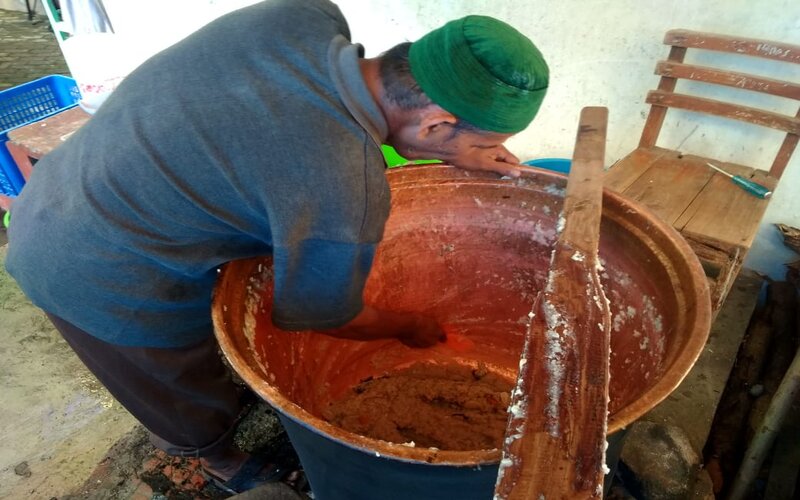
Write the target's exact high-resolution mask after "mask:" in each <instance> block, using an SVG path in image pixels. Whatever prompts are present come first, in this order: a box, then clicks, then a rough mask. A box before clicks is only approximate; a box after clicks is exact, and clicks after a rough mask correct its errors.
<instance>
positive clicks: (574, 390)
mask: <svg viewBox="0 0 800 500" xmlns="http://www.w3.org/2000/svg"><path fill="white" fill-rule="evenodd" d="M607 119H608V110H606V108H584V110H583V111H582V113H581V120H580V127H579V131H578V138H577V141H576V145H575V153H574V155H573V160H572V168H571V170H570V174H569V181H568V183H567V192H566V196H565V199H564V210H563V213H562V217H563V218H562V219H561V221H562V222H563V229H559V233H560V234H559V238H558V241H557V242H556V245H555V248H554V249H553V256H552V261H551V264H550V273H549V276H548V279H547V286H546V287H545V289H544V290H543V291H541V292H540V293H539V295H538V297H537V299H536V302H535V304H534V306H533V310H532V311H531V314H532V316H533V317H532V320H531V323H530V325H529V328H528V330H527V332H526V337H525V346H524V348H523V354H522V358H521V359H520V370H519V375H518V378H517V385H516V387H515V389H514V391H513V393H512V398H511V406H510V408H509V421H508V427H507V428H506V439H505V442H504V446H503V459H502V460H501V462H500V472H499V474H498V480H497V485H496V488H495V499H500V500H505V499H508V500H530V499H537V498H547V499H562V498H594V499H599V498H602V496H603V477H604V465H605V443H606V441H605V439H606V433H607V427H608V426H607V418H608V381H609V374H608V370H609V355H610V342H609V335H610V318H609V309H608V302H607V301H606V298H605V295H604V293H603V289H602V286H601V284H600V278H599V275H598V271H597V269H598V266H597V259H598V257H597V251H598V242H599V238H600V218H601V215H602V186H603V158H604V152H605V136H606V123H607ZM561 224H562V223H561V222H560V223H559V225H561Z"/></svg>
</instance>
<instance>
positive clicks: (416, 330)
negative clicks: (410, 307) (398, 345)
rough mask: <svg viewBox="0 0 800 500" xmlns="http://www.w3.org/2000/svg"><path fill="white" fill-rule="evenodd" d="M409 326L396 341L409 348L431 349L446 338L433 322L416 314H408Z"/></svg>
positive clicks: (437, 324)
mask: <svg viewBox="0 0 800 500" xmlns="http://www.w3.org/2000/svg"><path fill="white" fill-rule="evenodd" d="M408 316H409V326H407V327H404V330H403V333H401V334H400V336H399V337H398V339H399V340H400V342H402V343H404V344H405V345H407V346H409V347H431V346H433V345H436V343H437V342H444V341H445V340H447V336H446V335H445V333H444V330H442V328H441V327H440V326H439V323H437V322H436V321H435V320H433V319H431V318H428V317H426V316H421V315H418V314H409V315H408Z"/></svg>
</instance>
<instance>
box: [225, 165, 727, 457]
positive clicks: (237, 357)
mask: <svg viewBox="0 0 800 500" xmlns="http://www.w3.org/2000/svg"><path fill="white" fill-rule="evenodd" d="M430 168H437V169H454V168H455V167H452V166H449V165H420V166H407V167H402V169H397V170H395V172H397V171H400V170H403V171H406V172H407V171H409V170H419V169H430ZM392 173H393V171H392V170H389V171H387V176H389V175H392ZM522 176H523V177H550V178H551V179H553V180H557V181H559V182H565V180H566V176H565V175H563V174H560V173H555V172H552V171H548V170H542V169H538V168H536V167H530V168H526V169H525V170H524V171H523V173H522ZM482 180H483V179H482ZM485 180H486V181H489V182H491V183H496V182H503V179H501V178H495V179H492V178H489V177H486V178H485ZM609 200H610V201H611V202H612V204H615V205H617V207H618V208H619V209H620V210H624V211H625V212H626V213H628V214H629V215H635V216H637V217H638V218H640V219H641V220H642V221H643V222H645V221H646V222H647V223H648V224H650V225H652V226H653V227H654V228H656V230H658V231H660V232H662V233H664V234H665V235H666V236H667V239H668V240H669V241H670V243H671V244H673V245H674V246H675V247H676V249H677V250H678V253H680V254H681V255H683V256H685V257H687V264H688V266H689V274H688V280H689V281H690V285H691V288H692V289H694V290H699V291H700V293H699V294H698V296H697V297H696V298H697V307H695V308H694V311H693V312H694V316H693V317H694V321H690V322H689V323H691V324H693V328H692V331H691V332H690V333H689V334H688V335H687V336H686V338H687V339H688V341H687V343H686V346H685V348H684V349H683V350H682V351H681V352H680V353H679V355H678V356H677V357H676V359H675V360H674V361H673V363H672V364H671V365H670V366H669V367H667V369H666V370H665V374H664V375H665V376H663V377H662V378H661V379H660V380H659V381H658V382H656V383H655V384H654V385H653V386H651V387H650V388H649V389H648V390H647V391H645V392H644V393H643V394H642V396H641V397H639V398H638V399H636V400H635V401H632V402H631V403H629V404H627V405H626V406H624V407H623V408H621V409H620V410H619V411H618V412H616V413H614V414H612V415H609V420H608V430H607V434H608V435H611V434H613V433H615V432H617V431H619V430H621V429H624V428H625V427H626V426H628V425H630V424H631V423H633V422H634V421H636V420H637V419H638V418H640V417H641V416H643V415H644V414H645V413H647V412H648V411H649V410H651V409H652V408H653V407H655V406H656V405H657V404H658V403H660V402H661V401H663V400H664V399H666V398H667V396H669V394H670V393H672V391H674V390H675V389H676V388H677V387H678V385H680V383H681V382H682V381H683V379H684V378H685V377H686V375H687V374H688V373H689V371H690V370H691V368H692V366H693V365H694V363H695V362H696V361H697V358H698V357H699V356H700V354H701V352H702V350H703V347H704V346H705V343H706V341H707V338H708V332H709V330H710V327H711V298H710V293H709V289H708V282H707V280H706V277H705V273H704V272H703V269H702V266H701V265H700V261H699V260H698V259H697V257H696V255H695V254H694V251H693V250H692V249H691V247H690V246H689V244H688V243H687V242H686V240H685V239H684V238H683V236H681V234H680V233H679V232H678V231H677V230H676V229H674V228H673V227H672V226H671V225H669V224H667V223H666V222H663V221H662V220H661V219H659V218H658V217H657V216H656V215H655V214H653V213H652V212H650V210H649V209H648V208H647V207H645V206H644V205H642V204H640V203H638V202H636V201H634V200H629V199H627V198H624V197H623V196H621V195H620V194H618V193H616V192H614V191H611V190H610V189H608V188H603V205H604V206H605V205H606V203H607V201H609ZM229 272H230V268H229V265H225V266H223V268H222V269H221V272H220V274H219V276H218V277H217V282H218V283H219V282H222V281H224V280H225V278H226V276H227V274H228V273H229ZM686 278H687V277H686V276H685V277H684V279H686ZM211 313H212V314H211V315H212V321H213V324H214V334H215V336H216V337H217V341H218V342H219V345H220V348H221V349H222V352H223V353H224V354H225V357H226V358H227V359H228V360H229V362H230V363H231V365H232V366H233V368H234V369H235V370H236V372H237V373H238V374H239V376H240V377H241V378H242V379H243V380H244V381H245V383H246V384H247V385H248V386H249V387H250V388H251V389H252V390H253V391H255V392H256V394H258V395H259V396H260V397H261V398H263V399H265V400H266V401H267V402H268V403H269V404H270V405H271V406H272V407H273V408H275V409H276V410H278V411H279V412H280V413H282V414H283V415H284V416H285V417H287V418H290V419H291V420H293V421H294V422H296V423H298V424H299V425H302V426H304V427H307V428H311V429H312V431H313V432H316V433H318V434H321V435H323V436H325V437H327V438H328V439H331V440H333V441H335V442H338V443H340V444H342V445H344V446H347V447H349V448H353V449H356V450H359V451H362V452H364V453H368V454H374V455H375V456H376V457H381V456H385V457H390V458H392V459H396V460H400V461H406V462H412V463H425V464H430V465H449V466H465V467H468V466H477V465H484V464H486V465H493V464H497V463H498V462H499V461H500V458H501V452H500V450H497V449H492V450H470V451H449V450H439V449H436V448H416V447H411V446H407V445H403V444H398V443H390V442H387V441H383V440H379V439H374V438H369V437H366V436H362V435H359V434H355V433H352V432H349V431H346V430H344V429H341V428H339V427H337V426H334V425H332V424H330V423H329V422H327V421H325V420H324V419H322V418H319V417H317V416H315V415H313V414H312V413H310V412H308V411H307V410H305V409H303V408H302V407H301V406H299V405H297V404H295V403H293V402H292V401H290V400H289V399H288V398H287V397H286V396H284V395H283V394H282V393H281V392H280V391H279V390H277V389H276V388H275V387H273V386H272V385H270V384H269V383H268V382H267V381H266V380H265V379H264V378H263V377H262V376H260V375H259V373H258V371H257V370H256V369H255V368H254V367H253V366H252V365H250V364H248V363H247V362H245V358H246V357H245V356H242V355H241V354H240V352H239V350H238V349H237V348H236V346H235V345H234V342H233V341H232V339H231V338H230V336H229V335H223V334H222V333H220V332H224V331H225V322H224V318H223V304H222V299H221V298H220V297H219V296H218V294H217V288H216V287H215V289H214V294H213V297H212V310H211Z"/></svg>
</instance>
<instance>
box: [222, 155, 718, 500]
mask: <svg viewBox="0 0 800 500" xmlns="http://www.w3.org/2000/svg"><path fill="white" fill-rule="evenodd" d="M387 177H388V179H389V183H390V185H391V189H392V212H391V215H390V217H389V220H388V222H387V225H386V230H385V235H384V240H383V242H382V243H381V245H380V246H379V249H378V253H377V255H376V259H375V263H374V267H373V269H372V272H371V274H370V277H369V281H368V283H367V288H366V291H365V300H366V302H367V303H369V304H372V305H374V306H376V307H380V308H386V309H392V310H398V311H417V312H422V313H425V314H428V315H431V316H433V317H435V318H437V319H438V320H439V321H440V322H442V323H444V324H447V325H452V326H453V327H454V328H456V329H457V330H458V331H459V332H461V333H463V335H464V337H465V338H466V339H467V341H468V342H469V345H470V346H471V347H470V348H469V349H459V350H454V349H452V348H450V347H448V346H447V345H440V346H437V347H434V348H431V349H422V350H415V349H410V348H407V347H405V346H403V345H402V344H401V343H399V342H397V341H394V340H387V341H374V342H356V341H348V340H340V339H334V338H329V337H326V336H323V335H319V334H315V333H310V332H298V333H286V332H282V331H280V330H277V329H276V328H274V327H273V326H272V325H271V323H270V320H269V317H270V316H269V314H270V308H271V293H272V291H271V290H272V289H271V282H270V279H269V277H270V268H269V262H270V261H269V258H254V259H248V260H244V261H238V262H232V263H230V264H229V265H227V266H226V267H225V268H224V269H223V271H222V274H221V276H220V278H219V281H218V284H217V287H216V291H215V294H214V304H213V318H214V325H215V329H216V334H217V337H218V339H219V342H220V345H221V347H222V350H223V351H224V353H225V355H226V356H227V357H228V359H229V360H230V362H231V364H232V365H233V367H234V369H235V370H236V371H237V372H238V373H239V374H240V375H241V376H242V377H243V379H244V380H245V381H246V382H247V383H248V384H249V385H250V387H251V388H252V389H253V390H254V391H255V392H257V393H258V394H259V395H260V396H261V397H263V398H264V399H265V400H266V401H267V402H269V403H270V404H271V405H272V406H273V407H275V408H276V409H277V410H278V412H279V414H280V415H281V418H282V421H283V422H284V424H285V425H286V427H287V429H288V430H289V433H290V436H291V438H292V441H293V443H294V444H295V446H296V448H297V449H298V452H299V453H300V456H301V459H302V460H303V463H304V465H305V467H306V471H307V473H308V475H309V477H310V479H311V484H312V487H313V488H314V489H315V492H317V493H318V498H323V499H325V498H490V497H491V492H492V489H493V485H494V475H495V474H496V471H497V463H498V461H499V458H500V452H499V451H498V450H496V449H493V450H472V451H443V450H437V449H435V448H415V447H409V446H407V445H403V444H399V443H389V442H385V441H380V440H376V439H371V438H368V437H364V436H361V435H356V434H353V433H350V432H347V431H345V430H343V429H340V428H338V427H335V426H333V425H331V424H330V423H328V422H327V421H325V420H324V419H322V418H320V415H321V411H322V410H323V409H324V408H325V407H326V406H327V405H328V404H329V403H330V402H331V401H332V400H336V399H337V398H338V397H340V396H342V395H343V394H344V393H345V392H346V391H348V390H349V389H350V388H351V387H353V386H354V385H356V384H357V383H359V381H361V380H364V379H365V378H367V377H370V376H376V375H381V374H385V373H389V372H392V371H395V370H397V369H398V368H402V367H407V366H409V365H411V364H413V363H414V362H416V361H429V362H438V363H461V364H465V365H477V364H478V363H481V364H482V365H483V366H488V367H489V368H490V369H491V370H492V371H493V372H495V373H498V374H501V375H505V376H507V377H508V378H509V379H511V380H513V379H514V377H515V376H516V371H517V366H518V361H519V354H520V351H521V348H522V340H523V333H524V331H525V328H526V326H525V324H526V320H527V315H528V313H529V311H530V310H531V306H532V303H533V300H534V297H535V296H536V293H537V291H538V290H539V289H540V288H541V287H542V284H543V283H544V280H545V276H546V273H547V270H548V264H549V257H550V251H551V245H552V244H553V243H554V241H555V237H556V235H555V228H556V224H557V221H558V217H559V212H560V207H561V204H562V201H563V193H564V187H565V185H566V178H565V177H564V176H562V175H559V174H553V173H549V172H545V171H541V172H529V173H526V174H525V175H523V177H522V178H521V179H515V180H511V179H499V178H497V176H494V175H492V174H476V173H469V172H464V171H461V170H457V169H454V168H452V167H446V166H422V167H406V168H402V169H397V170H393V171H389V172H388V173H387ZM603 203H604V207H603V222H602V229H601V240H600V256H601V261H602V264H603V266H604V270H603V271H602V272H601V278H602V281H603V286H604V287H605V290H606V295H607V296H608V298H609V300H610V301H611V319H612V331H611V336H612V337H611V349H612V355H611V387H610V392H611V402H610V417H609V433H614V432H615V431H617V430H619V429H621V428H623V427H624V426H626V425H628V424H630V423H631V422H633V421H634V420H636V419H637V418H639V417H640V416H642V415H643V414H644V413H645V412H647V411H648V410H650V409H651V408H653V407H654V406H655V405H656V404H657V403H659V402H660V401H661V400H663V399H664V398H665V397H667V395H668V394H669V393H670V392H671V391H672V390H673V389H675V387H676V386H677V385H678V384H679V383H680V381H681V380H682V379H683V377H684V376H685V375H686V374H687V372H688V371H689V369H690V368H691V367H692V365H693V363H694V362H695V360H696V359H697V357H698V355H699V354H700V351H701V349H702V348H703V345H704V344H705V341H706V337H707V334H708V330H709V325H710V316H711V315H710V304H709V297H708V288H707V284H706V278H705V276H704V274H703V272H702V269H701V267H700V264H699V262H698V261H697V259H696V257H695V256H694V254H693V253H692V251H691V249H690V248H689V246H688V245H687V244H686V242H685V241H684V240H683V239H682V238H681V236H680V235H679V234H678V233H677V232H676V231H675V230H673V229H672V228H671V227H669V226H668V225H666V224H665V223H663V222H661V221H659V220H658V219H656V217H655V216H654V215H653V214H651V213H649V212H648V211H647V210H646V209H644V208H643V207H641V206H640V205H638V204H636V203H633V202H631V201H628V200H625V199H624V198H622V197H621V196H619V195H617V194H615V193H613V192H610V191H606V192H605V193H604V199H603ZM531 361H533V362H535V360H529V362H531ZM431 465H434V466H437V467H431ZM337 477H339V479H338V480H337ZM337 481H338V482H337ZM345 483H346V484H345ZM356 483H358V484H356ZM376 488H377V489H376ZM378 492H380V493H378ZM432 492H433V493H432ZM320 495H321V496H320Z"/></svg>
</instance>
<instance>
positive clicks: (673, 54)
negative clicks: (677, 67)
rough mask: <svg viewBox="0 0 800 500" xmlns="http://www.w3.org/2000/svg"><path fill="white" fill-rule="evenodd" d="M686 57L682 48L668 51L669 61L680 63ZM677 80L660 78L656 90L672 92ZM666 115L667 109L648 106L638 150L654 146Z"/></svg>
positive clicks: (666, 77) (673, 48)
mask: <svg viewBox="0 0 800 500" xmlns="http://www.w3.org/2000/svg"><path fill="white" fill-rule="evenodd" d="M684 57H686V49H685V48H683V47H672V48H670V50H669V60H670V61H673V62H676V63H681V62H683V58H684ZM677 82H678V79H677V78H673V77H671V76H662V77H661V80H660V81H659V82H658V90H661V91H663V92H674V91H675V84H676V83H677ZM666 115H667V108H665V107H663V106H650V113H649V114H648V115H647V121H646V122H645V123H644V129H642V137H641V139H639V147H640V148H652V147H653V146H655V145H656V141H657V140H658V134H660V133H661V126H662V125H663V124H664V117H665V116H666Z"/></svg>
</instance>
